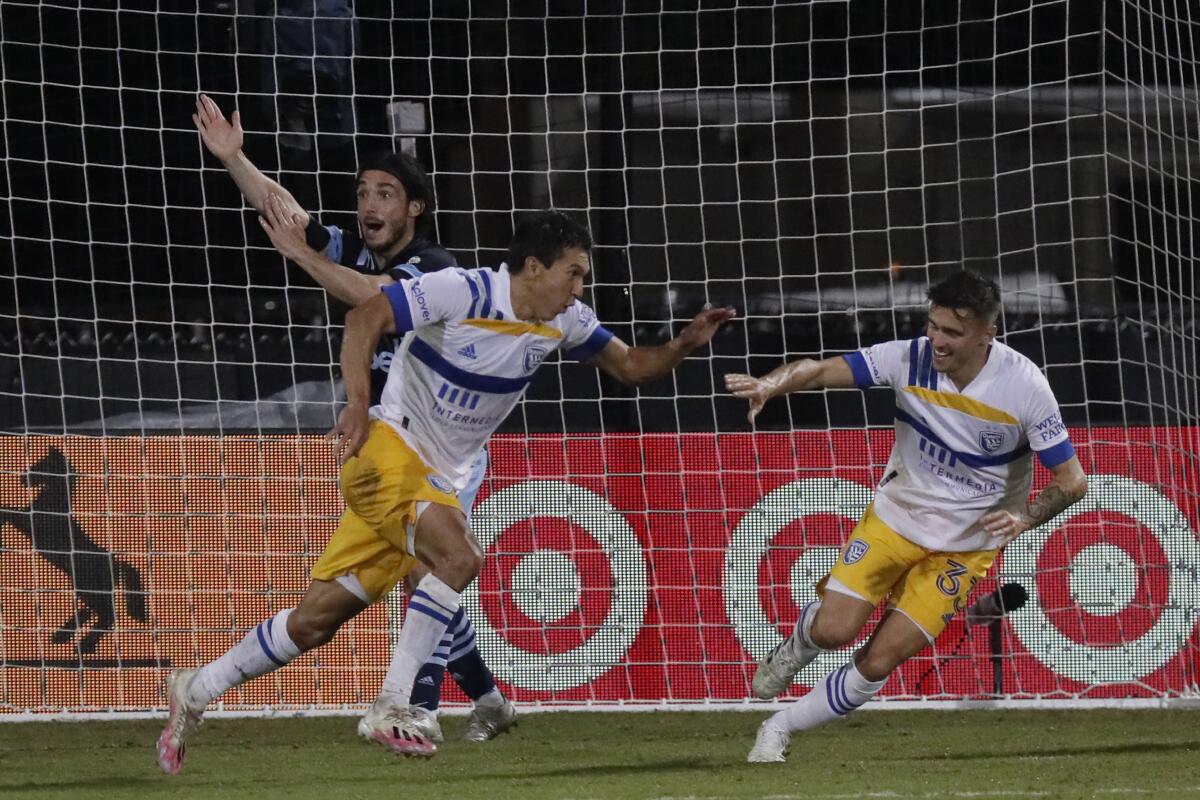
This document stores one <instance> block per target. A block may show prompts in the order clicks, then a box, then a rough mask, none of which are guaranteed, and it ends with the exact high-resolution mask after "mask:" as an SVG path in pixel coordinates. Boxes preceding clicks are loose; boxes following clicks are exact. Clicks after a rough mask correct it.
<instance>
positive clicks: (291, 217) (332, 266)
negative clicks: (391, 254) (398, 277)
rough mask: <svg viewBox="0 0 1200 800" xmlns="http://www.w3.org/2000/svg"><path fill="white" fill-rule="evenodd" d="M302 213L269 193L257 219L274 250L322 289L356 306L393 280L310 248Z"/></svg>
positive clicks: (283, 199) (284, 199)
mask: <svg viewBox="0 0 1200 800" xmlns="http://www.w3.org/2000/svg"><path fill="white" fill-rule="evenodd" d="M305 216H306V215H303V214H297V213H295V212H294V211H292V210H291V209H290V208H289V207H288V205H287V200H286V198H283V197H280V196H279V195H277V194H275V193H274V192H271V193H269V194H268V195H267V200H266V202H265V203H264V207H263V211H262V216H260V217H259V218H258V222H259V224H260V225H262V228H263V230H264V231H266V233H267V236H269V237H270V238H271V244H273V245H275V249H276V250H278V251H279V252H280V254H282V255H283V257H284V258H286V259H289V260H290V261H293V262H295V263H296V264H298V265H299V266H300V268H301V269H302V270H304V271H305V272H307V273H308V274H309V275H311V276H312V278H313V280H315V281H316V282H317V283H319V284H320V285H321V288H323V289H324V290H325V291H327V292H329V293H330V294H331V295H333V296H334V297H336V298H337V299H338V300H341V301H342V302H343V303H347V304H349V305H352V306H356V305H358V304H359V303H365V302H366V301H367V300H370V299H371V298H372V297H374V296H375V295H377V294H379V288H380V287H381V286H387V285H389V284H392V283H395V281H394V280H393V279H392V276H391V275H387V274H384V275H367V274H365V273H362V272H359V271H358V270H354V269H351V268H350V267H345V266H342V265H341V264H339V263H337V262H336V261H333V260H331V259H330V258H329V257H328V256H326V255H325V254H324V253H319V252H317V251H316V250H313V249H312V247H311V246H310V245H309V244H308V240H307V239H306V238H305V236H304V226H305V224H306V222H305Z"/></svg>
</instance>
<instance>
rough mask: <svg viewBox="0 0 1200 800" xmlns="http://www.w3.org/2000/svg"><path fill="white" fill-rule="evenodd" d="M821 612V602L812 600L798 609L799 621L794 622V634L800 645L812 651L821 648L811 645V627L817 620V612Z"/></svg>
mask: <svg viewBox="0 0 1200 800" xmlns="http://www.w3.org/2000/svg"><path fill="white" fill-rule="evenodd" d="M820 610H821V601H820V600H813V601H812V602H811V603H809V604H808V605H806V606H805V607H804V608H802V609H800V619H798V620H796V634H797V636H798V638H799V639H800V644H802V645H804V646H805V647H808V648H811V649H813V650H820V649H821V648H819V647H817V646H816V645H815V644H813V640H812V626H813V621H814V620H816V618H817V612H818V611H820Z"/></svg>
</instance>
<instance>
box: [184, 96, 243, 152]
mask: <svg viewBox="0 0 1200 800" xmlns="http://www.w3.org/2000/svg"><path fill="white" fill-rule="evenodd" d="M192 122H194V123H196V129H197V130H198V131H200V138H201V139H203V140H204V146H205V147H207V148H208V152H210V153H212V154H213V155H214V156H216V157H217V158H218V159H220V160H221V161H223V162H224V161H228V160H229V159H231V158H233V157H234V156H236V155H237V154H238V151H239V150H241V149H242V119H241V116H240V115H239V114H238V112H236V111H234V112H233V122H232V124H231V123H230V121H229V120H227V119H225V115H224V114H222V113H221V109H220V108H219V107H218V106H217V104H216V102H214V101H213V99H212V98H211V97H209V96H208V95H206V94H202V95H199V96H198V97H197V98H196V113H195V114H192Z"/></svg>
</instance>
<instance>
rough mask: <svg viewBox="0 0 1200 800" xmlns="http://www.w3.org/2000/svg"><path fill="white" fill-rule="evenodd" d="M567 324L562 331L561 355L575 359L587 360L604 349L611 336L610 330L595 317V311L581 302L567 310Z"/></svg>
mask: <svg viewBox="0 0 1200 800" xmlns="http://www.w3.org/2000/svg"><path fill="white" fill-rule="evenodd" d="M566 316H567V325H566V326H565V327H566V329H565V330H564V331H563V343H562V350H563V355H565V356H566V357H567V358H570V359H573V360H575V361H587V360H588V359H590V358H591V357H592V356H594V355H596V354H597V353H599V352H600V351H601V350H603V349H604V347H605V345H607V344H608V343H609V342H610V341H611V340H612V338H613V335H612V332H611V331H609V330H608V329H607V328H605V327H604V326H603V325H601V324H600V320H598V319H596V312H594V311H592V309H591V307H590V306H587V305H585V304H583V303H575V304H574V305H572V306H571V307H570V308H569V309H568V310H567V315H566Z"/></svg>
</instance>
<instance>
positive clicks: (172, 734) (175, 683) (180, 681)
mask: <svg viewBox="0 0 1200 800" xmlns="http://www.w3.org/2000/svg"><path fill="white" fill-rule="evenodd" d="M195 677H196V670H194V669H179V670H175V671H174V672H172V673H171V674H170V675H168V676H167V725H166V727H165V728H163V732H162V734H161V735H160V736H159V737H158V766H159V767H160V768H161V769H162V771H163V772H165V773H167V774H168V775H177V774H178V773H179V770H181V769H183V757H184V755H185V754H186V752H187V737H188V734H190V733H191V732H192V731H194V730H196V729H197V728H199V727H200V726H201V725H203V724H204V717H203V716H202V715H203V714H204V709H203V708H200V709H194V708H192V707H191V706H190V705H189V704H188V686H190V685H191V683H192V679H193V678H195Z"/></svg>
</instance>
